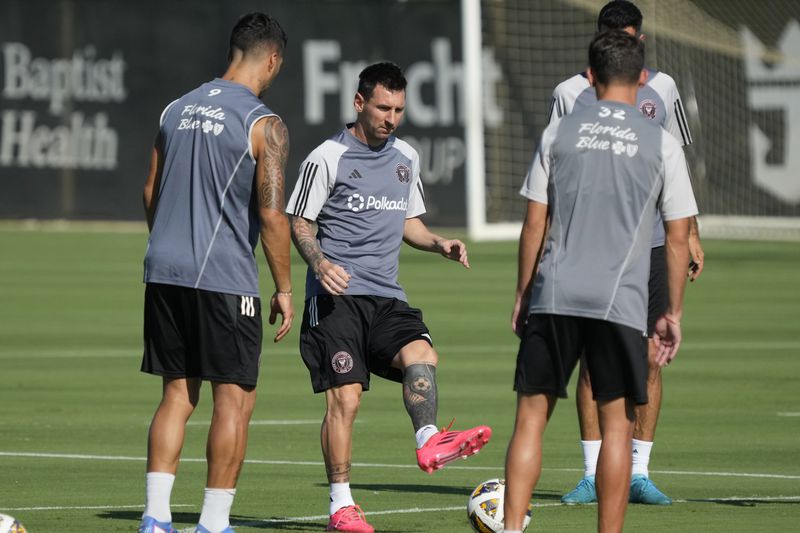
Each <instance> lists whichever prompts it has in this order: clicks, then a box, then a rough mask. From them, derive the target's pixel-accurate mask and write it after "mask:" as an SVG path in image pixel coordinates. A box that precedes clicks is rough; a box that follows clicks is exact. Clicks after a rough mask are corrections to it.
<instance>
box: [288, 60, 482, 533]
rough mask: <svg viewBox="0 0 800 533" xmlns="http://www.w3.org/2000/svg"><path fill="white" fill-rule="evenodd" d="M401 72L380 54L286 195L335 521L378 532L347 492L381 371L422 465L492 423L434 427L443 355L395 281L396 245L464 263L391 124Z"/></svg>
mask: <svg viewBox="0 0 800 533" xmlns="http://www.w3.org/2000/svg"><path fill="white" fill-rule="evenodd" d="M405 87H406V79H405V77H404V76H403V73H402V71H401V70H400V68H398V67H397V65H394V64H392V63H377V64H375V65H371V66H369V67H367V68H365V69H364V70H363V71H362V72H361V74H360V75H359V84H358V92H357V93H356V96H355V101H354V106H355V109H356V113H357V118H356V121H355V122H354V123H352V124H347V125H346V126H345V127H344V128H343V129H342V130H341V131H339V132H338V133H337V134H335V135H334V136H333V137H331V138H330V139H328V140H327V141H325V142H324V143H322V144H321V145H320V146H319V147H317V148H316V149H315V150H314V151H313V152H311V154H309V156H308V157H307V158H306V160H305V161H304V162H303V164H302V166H301V169H300V177H299V179H298V181H297V184H296V186H295V189H294V192H293V193H292V196H291V198H290V199H289V203H288V207H287V212H289V213H290V215H291V217H290V218H291V226H292V237H293V239H294V242H295V245H296V247H297V250H298V251H299V252H300V255H301V256H302V257H303V259H305V261H306V263H308V275H307V277H306V306H305V312H304V314H303V325H302V329H301V332H300V352H301V354H302V356H303V361H304V362H305V364H306V366H307V367H308V370H309V373H310V374H311V382H312V387H313V389H314V392H317V393H320V392H324V393H325V400H326V402H327V412H326V414H325V418H324V420H323V423H322V434H321V441H322V442H321V443H322V453H323V456H324V458H325V468H326V471H327V474H328V482H329V483H330V507H329V512H330V521H329V522H328V530H329V531H353V532H363V533H371V532H372V531H373V528H372V526H371V525H369V524H368V523H367V521H366V518H365V517H364V515H363V513H362V511H361V509H360V507H359V506H357V505H355V502H354V500H353V497H352V495H351V493H350V464H351V450H352V429H353V423H354V422H355V418H356V414H357V412H358V407H359V403H360V401H361V393H362V391H363V390H368V389H369V381H370V375H371V374H375V375H378V376H381V377H384V378H386V379H390V380H393V381H398V382H401V383H402V384H403V402H404V404H405V407H406V410H407V412H408V414H409V416H410V418H411V422H412V425H413V427H414V430H415V432H416V435H415V437H416V441H417V464H418V465H419V467H420V468H421V469H422V470H424V471H426V472H428V473H431V472H433V471H434V470H437V469H439V468H441V467H442V466H444V465H445V464H447V463H449V462H450V461H453V460H455V459H458V458H459V457H466V456H468V455H472V454H474V453H477V452H478V450H480V449H481V447H482V446H483V445H484V444H485V443H486V442H488V440H489V437H490V436H491V429H489V428H488V427H486V426H478V427H476V428H472V429H470V430H466V431H448V430H442V431H438V430H437V427H436V414H437V388H436V365H437V362H438V355H437V353H436V351H435V350H434V349H433V341H432V340H431V336H430V333H429V332H428V328H427V327H426V326H425V324H424V322H423V321H422V313H421V312H420V311H419V310H418V309H414V308H413V307H410V306H409V305H408V303H407V301H406V300H407V299H406V296H405V293H404V292H403V289H402V288H401V287H400V284H399V283H398V279H397V275H398V260H399V255H400V246H401V245H402V242H403V241H405V242H406V243H408V244H409V245H411V246H413V247H414V248H417V249H420V250H424V251H428V252H435V253H439V254H441V255H442V256H444V257H445V258H447V259H451V260H453V261H457V262H459V263H461V264H462V265H464V266H465V267H467V268H469V261H468V259H467V249H466V246H465V245H464V243H463V242H461V241H460V240H458V239H445V238H443V237H440V236H439V235H436V234H434V233H432V232H431V231H429V230H428V228H427V227H426V226H425V224H424V223H423V222H422V221H421V220H420V218H419V216H420V215H422V214H423V213H424V212H425V204H424V195H423V192H422V182H421V180H420V164H419V155H418V154H417V152H416V151H415V150H414V149H413V148H412V147H411V146H410V145H409V144H408V143H406V142H404V141H402V140H400V139H398V138H396V137H395V136H394V135H393V133H394V131H395V130H396V129H397V126H398V125H399V124H400V120H401V119H402V117H403V113H404V111H405Z"/></svg>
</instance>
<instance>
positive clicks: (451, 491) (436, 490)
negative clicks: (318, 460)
mask: <svg viewBox="0 0 800 533" xmlns="http://www.w3.org/2000/svg"><path fill="white" fill-rule="evenodd" d="M316 485H317V486H318V487H327V486H328V484H327V483H317V484H316ZM350 488H351V489H355V490H368V491H376V492H402V493H410V494H426V493H427V494H440V495H441V494H444V495H451V496H464V498H467V497H468V496H469V494H470V493H471V492H472V491H473V490H474V489H475V487H454V486H452V485H423V484H418V483H414V484H404V485H403V484H392V483H351V484H350ZM533 499H534V500H537V499H541V500H561V493H560V492H559V493H556V492H553V491H538V490H537V491H536V493H535V494H534V495H533Z"/></svg>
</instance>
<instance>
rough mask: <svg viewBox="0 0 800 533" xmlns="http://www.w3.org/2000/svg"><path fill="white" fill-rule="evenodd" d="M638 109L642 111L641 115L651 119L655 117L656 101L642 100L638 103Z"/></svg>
mask: <svg viewBox="0 0 800 533" xmlns="http://www.w3.org/2000/svg"><path fill="white" fill-rule="evenodd" d="M639 111H641V112H642V115H644V116H646V117H647V118H649V119H650V120H653V119H654V118H656V103H655V102H654V101H652V100H642V103H641V104H639Z"/></svg>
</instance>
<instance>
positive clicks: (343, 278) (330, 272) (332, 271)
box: [316, 259, 350, 296]
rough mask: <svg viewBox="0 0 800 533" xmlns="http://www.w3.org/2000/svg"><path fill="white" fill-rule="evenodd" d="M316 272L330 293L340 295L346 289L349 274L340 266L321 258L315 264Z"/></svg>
mask: <svg viewBox="0 0 800 533" xmlns="http://www.w3.org/2000/svg"><path fill="white" fill-rule="evenodd" d="M316 274H317V279H319V282H320V283H321V284H322V286H323V287H324V288H325V290H326V291H328V292H329V293H331V294H332V295H334V296H340V295H342V294H344V291H345V290H347V287H348V282H349V281H350V274H348V273H347V271H346V270H345V269H344V268H342V267H341V266H339V265H336V264H334V263H331V262H330V261H328V260H327V259H323V260H322V261H320V262H319V264H318V265H317V269H316Z"/></svg>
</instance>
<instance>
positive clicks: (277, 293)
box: [275, 289, 292, 296]
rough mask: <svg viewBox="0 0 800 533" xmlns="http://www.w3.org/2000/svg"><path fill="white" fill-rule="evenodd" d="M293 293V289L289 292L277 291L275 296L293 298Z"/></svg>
mask: <svg viewBox="0 0 800 533" xmlns="http://www.w3.org/2000/svg"><path fill="white" fill-rule="evenodd" d="M291 295H292V291H291V289H290V290H288V291H275V296H291Z"/></svg>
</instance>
